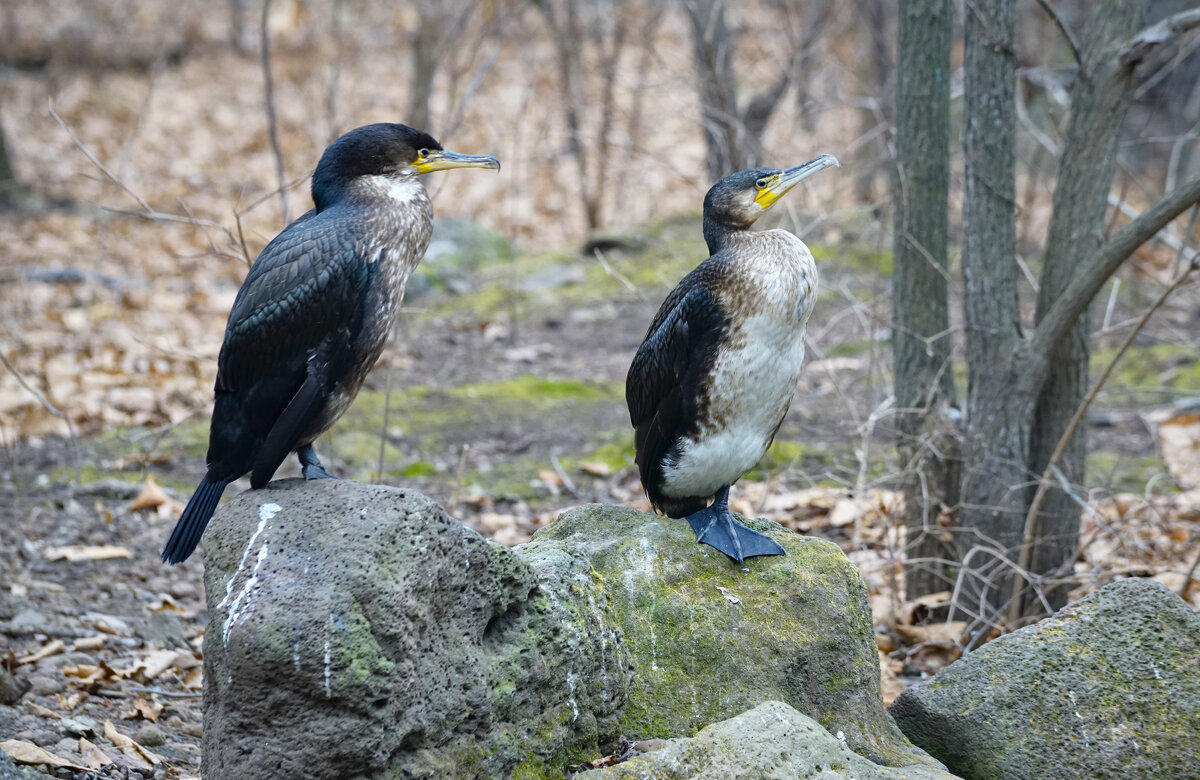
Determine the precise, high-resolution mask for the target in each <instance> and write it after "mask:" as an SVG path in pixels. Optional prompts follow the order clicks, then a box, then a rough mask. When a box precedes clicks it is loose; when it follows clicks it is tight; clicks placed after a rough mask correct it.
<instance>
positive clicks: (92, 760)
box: [79, 737, 113, 772]
mask: <svg viewBox="0 0 1200 780" xmlns="http://www.w3.org/2000/svg"><path fill="white" fill-rule="evenodd" d="M79 755H81V756H83V763H84V764H85V765H86V766H87V768H88V769H90V770H92V771H93V772H94V771H96V770H98V769H102V768H104V767H106V766H108V765H109V764H111V763H113V761H112V759H111V758H109V757H108V755H107V754H105V752H104V751H103V750H101V749H100V748H98V747H96V746H95V745H94V744H92V743H91V742H89V741H88V740H87V739H85V738H84V737H80V738H79Z"/></svg>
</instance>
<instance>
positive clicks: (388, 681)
mask: <svg viewBox="0 0 1200 780" xmlns="http://www.w3.org/2000/svg"><path fill="white" fill-rule="evenodd" d="M751 525H753V526H755V527H757V528H759V529H760V530H765V531H767V532H768V533H771V534H772V535H774V536H775V537H776V538H777V539H779V541H780V542H781V543H782V544H783V545H784V546H785V548H786V549H787V550H788V555H787V556H786V557H781V558H756V559H752V560H750V561H748V562H747V563H746V565H745V566H742V567H739V566H737V565H735V564H734V563H732V562H731V561H730V560H729V559H728V558H726V557H725V556H724V555H722V554H720V553H718V552H716V551H715V550H713V549H711V548H709V547H706V546H703V545H698V544H696V542H695V539H694V536H693V535H692V532H691V529H690V527H689V526H688V525H687V523H685V522H683V521H678V520H667V519H664V518H658V517H655V516H653V515H646V514H643V513H640V512H636V511H633V510H629V509H623V508H618V507H607V506H600V505H590V506H585V507H581V508H578V509H575V510H572V511H570V512H567V513H565V514H564V515H563V516H562V517H560V518H559V519H558V521H556V522H555V523H554V524H552V525H551V526H549V527H548V528H546V529H543V530H542V531H541V532H540V533H539V534H538V535H537V536H536V537H535V539H534V541H533V542H531V543H529V544H527V545H523V546H520V547H517V548H514V549H512V550H509V549H506V548H503V547H500V546H498V545H496V544H493V543H490V542H487V541H485V540H484V539H482V538H481V537H480V536H479V535H478V534H476V533H475V532H474V531H472V530H470V529H467V528H465V527H463V526H462V524H460V523H459V522H457V521H456V520H454V519H452V518H450V517H448V516H447V515H446V514H445V513H444V512H443V511H442V510H441V509H440V508H439V507H437V506H436V505H435V504H433V503H432V502H431V501H430V500H429V499H427V498H425V497H423V496H420V495H419V494H416V493H413V492H411V491H406V490H398V489H394V488H384V487H376V486H366V485H358V484H354V483H351V482H345V481H336V480H317V481H314V482H308V483H305V482H302V481H299V480H288V481H281V482H276V483H272V484H271V485H270V486H268V487H267V488H266V489H264V490H260V491H249V492H247V493H243V494H242V495H240V496H238V497H236V498H235V499H234V500H233V501H231V502H229V503H228V504H227V505H225V506H223V507H221V509H220V510H219V511H218V513H217V516H216V517H215V518H214V520H213V523H212V527H211V528H210V529H209V530H208V533H207V535H206V538H205V543H206V558H205V563H206V570H205V586H206V589H207V595H208V602H209V613H210V615H209V627H208V631H207V633H206V635H205V724H204V725H205V730H204V768H205V773H206V775H211V776H213V777H222V778H238V777H255V778H257V777H306V778H350V777H366V776H369V777H437V778H443V777H445V778H451V777H489V778H491V777H497V778H500V777H554V778H561V777H562V773H563V770H564V768H565V767H566V766H567V765H568V764H573V763H579V762H580V761H582V760H585V759H588V758H595V757H597V756H599V755H603V754H604V753H605V752H608V750H609V749H611V747H612V746H614V745H615V744H616V743H617V741H618V740H619V738H620V737H621V736H628V737H632V738H637V739H644V738H650V737H662V738H668V737H680V736H689V735H692V734H694V733H695V732H696V731H697V730H699V729H701V728H703V727H704V726H707V725H709V724H710V723H715V722H717V721H722V720H726V719H728V718H731V717H733V716H736V715H738V714H740V713H742V712H744V711H746V710H748V709H750V708H752V707H755V706H756V705H758V704H761V703H762V702H764V701H770V700H779V701H783V702H786V703H787V704H789V705H791V706H792V707H795V708H796V709H799V710H801V711H802V712H805V713H807V714H809V715H811V716H812V717H814V718H815V719H817V720H818V721H819V722H820V723H821V724H822V725H823V726H824V727H826V728H828V729H829V730H830V731H831V732H834V733H837V732H841V733H842V735H843V738H844V739H845V741H846V743H847V744H848V745H849V747H850V748H851V749H853V750H855V751H857V752H858V753H860V754H861V755H863V756H865V757H867V758H869V759H871V760H872V761H874V762H875V763H878V764H884V765H888V766H907V765H923V766H931V767H936V768H941V767H940V764H937V762H935V761H933V759H931V758H930V757H929V756H928V755H926V754H925V753H923V752H922V751H920V750H917V749H916V748H914V747H913V746H912V745H911V744H909V743H908V742H907V740H905V738H904V736H903V735H902V734H901V733H900V731H899V730H898V729H897V728H896V726H895V724H894V723H893V722H892V721H891V719H890V718H889V717H888V715H887V712H886V711H885V710H884V708H883V705H882V702H881V700H880V697H879V666H878V660H877V655H876V651H875V646H874V643H873V641H872V634H871V618H870V612H869V609H868V607H867V600H866V592H865V589H864V587H863V584H862V580H861V579H860V577H859V575H858V572H857V571H856V570H855V568H854V567H853V566H852V565H851V564H850V563H849V561H847V560H846V558H845V556H844V555H842V553H841V551H840V550H839V549H838V548H837V547H835V546H834V545H831V544H828V543H826V542H821V541H818V540H815V539H806V538H803V537H800V536H797V535H795V534H792V533H788V532H787V531H785V530H784V529H782V528H780V527H779V526H775V525H774V524H770V523H766V522H765V521H751Z"/></svg>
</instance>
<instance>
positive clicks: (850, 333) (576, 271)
mask: <svg viewBox="0 0 1200 780" xmlns="http://www.w3.org/2000/svg"><path fill="white" fill-rule="evenodd" d="M459 227H460V228H462V226H461V225H459ZM468 227H470V226H468ZM471 229H474V230H479V228H477V227H475V228H471ZM813 246H814V249H815V251H816V254H817V255H818V257H819V265H820V270H821V273H822V279H823V290H824V292H823V293H822V296H821V300H820V303H819V305H818V308H817V312H816V314H815V315H814V318H813V321H812V322H811V324H810V328H809V334H810V348H809V352H810V358H809V362H808V364H807V366H806V369H805V372H804V376H803V379H802V381H801V384H800V387H799V389H798V392H797V396H796V399H795V400H794V402H793V405H792V409H791V412H790V413H789V415H788V418H787V420H786V422H785V425H784V427H783V428H782V430H781V431H780V433H779V435H778V437H777V439H776V443H775V445H774V446H773V448H772V450H771V451H770V453H769V454H768V456H767V457H766V458H765V459H764V461H763V463H762V464H761V465H760V467H759V468H757V469H756V470H755V471H754V472H752V473H751V474H750V475H748V476H747V478H746V479H745V480H744V481H743V482H742V483H740V484H739V485H738V487H736V488H735V490H734V508H735V509H736V510H738V511H741V512H743V513H745V514H752V515H759V516H766V517H769V518H771V519H774V520H776V521H778V522H781V523H783V524H784V525H785V526H787V527H789V528H792V529H795V530H796V531H798V532H802V533H812V534H819V535H821V536H823V537H826V538H829V539H831V540H833V541H835V542H837V543H838V544H840V545H842V547H843V549H845V550H846V551H847V553H848V554H849V555H850V557H851V558H852V559H853V560H854V561H855V562H856V563H857V564H859V566H860V568H861V569H862V571H863V573H864V576H865V577H866V579H867V582H868V586H869V589H870V592H871V598H872V606H873V608H874V610H875V612H876V623H877V628H878V631H879V635H880V645H881V647H882V648H883V649H885V650H888V651H889V653H890V654H889V655H886V656H883V659H884V666H885V669H886V670H887V674H886V677H887V678H888V679H889V686H890V687H888V690H889V691H890V694H889V695H894V693H895V692H896V691H897V690H898V689H899V688H898V687H897V684H896V683H895V682H894V677H893V676H892V674H891V673H894V672H900V673H902V674H903V673H907V674H908V675H916V674H920V673H922V672H924V673H929V672H933V671H936V670H937V669H938V668H940V667H941V666H942V665H944V664H945V663H948V662H949V661H951V660H953V659H954V658H955V657H957V655H958V653H959V652H960V644H959V643H960V640H961V638H962V631H963V624H961V623H959V622H957V621H955V622H952V623H950V624H932V625H921V623H922V622H923V618H922V615H923V614H924V612H928V610H927V609H925V608H926V607H928V606H930V605H931V604H934V605H936V603H938V601H939V599H933V600H925V601H923V602H922V603H921V604H905V603H904V602H903V599H902V594H901V592H900V590H899V588H898V575H899V573H900V571H901V568H900V567H901V565H902V560H903V558H902V549H903V530H902V528H901V527H900V526H901V525H902V521H901V518H902V507H901V503H900V502H901V499H900V497H899V496H898V494H896V493H895V492H893V487H894V482H895V475H896V474H897V472H898V469H897V467H896V464H895V462H894V455H893V453H892V451H891V446H890V436H891V431H890V428H889V424H888V419H889V417H888V410H889V408H890V406H889V403H888V400H887V393H888V382H887V376H888V366H887V358H886V342H885V341H884V340H885V339H886V332H885V330H884V328H885V326H884V323H886V322H887V317H888V314H887V311H886V300H887V287H886V285H887V275H886V273H887V271H888V269H887V267H886V264H887V262H888V258H887V255H886V254H885V253H882V252H879V251H875V250H873V249H864V248H863V246H862V244H858V245H850V244H845V243H840V244H824V243H817V242H813ZM855 246H857V248H854V247H855ZM702 252H703V243H702V241H701V240H700V239H699V238H698V222H697V220H696V218H695V217H687V218H680V219H676V220H672V221H668V222H666V223H663V224H660V225H657V226H654V227H653V228H648V229H646V230H645V231H641V232H634V233H630V234H627V235H625V236H621V237H616V238H614V237H609V238H607V239H606V240H605V242H604V244H603V248H600V247H599V245H597V246H596V247H594V248H593V251H591V252H590V254H584V253H582V252H575V251H571V252H551V253H542V254H537V255H527V256H520V257H516V258H514V259H504V258H501V259H495V260H494V261H492V262H489V263H485V264H484V265H483V266H482V267H478V268H473V269H467V270H464V269H462V268H460V267H453V266H451V265H449V263H450V260H445V261H443V262H442V263H439V262H437V261H434V262H431V263H430V264H429V265H428V266H427V267H426V268H425V270H424V271H423V272H422V276H421V278H420V279H419V280H418V281H417V282H416V283H415V284H414V291H415V295H414V297H413V298H412V299H410V300H409V302H408V307H407V310H406V312H405V314H404V315H403V317H402V323H401V326H400V328H399V333H398V337H397V339H396V340H395V342H394V344H393V346H392V348H391V349H390V350H389V352H388V354H387V355H386V357H385V358H384V359H383V361H381V364H380V366H379V368H378V369H377V370H376V371H375V372H374V374H373V375H372V376H371V378H370V380H369V382H368V385H367V387H366V388H365V389H364V391H363V393H362V394H361V395H360V398H359V400H358V402H357V403H356V404H355V406H354V407H353V408H352V410H351V411H350V412H349V413H348V414H347V415H346V417H345V418H344V419H343V421H342V422H341V423H339V425H338V426H337V427H335V429H334V430H333V431H332V432H331V434H330V435H329V436H327V437H326V438H325V439H324V440H323V441H322V442H319V444H318V447H319V449H320V451H321V453H322V457H323V458H324V460H325V463H326V465H327V466H328V467H329V468H330V470H331V471H333V472H334V473H336V474H339V475H341V476H345V477H349V478H353V479H356V480H361V481H373V482H382V483H386V484H403V485H406V486H410V487H416V488H418V489H421V490H423V491H425V492H426V493H428V494H429V495H431V496H433V497H434V498H435V499H437V500H438V501H440V502H441V503H442V504H443V505H445V506H446V507H447V508H448V509H449V510H450V512H451V513H452V514H454V515H455V516H457V517H459V518H460V519H461V520H462V521H463V522H465V523H467V524H469V525H471V526H472V527H474V528H476V529H477V530H479V531H480V532H481V533H483V534H484V535H485V536H488V537H490V538H492V539H494V540H496V541H497V542H499V543H502V544H508V545H511V544H517V543H520V542H523V541H525V540H527V539H528V538H529V537H530V535H531V534H532V533H533V532H534V531H536V529H537V528H538V527H540V526H542V525H544V524H546V523H547V522H550V521H551V520H552V519H553V518H554V517H555V516H556V514H557V513H558V512H559V511H560V510H562V509H563V508H565V507H569V506H572V505H576V504H579V503H582V502H588V501H602V502H610V503H617V504H628V505H633V506H636V507H640V508H643V509H648V508H649V507H648V504H647V502H646V500H645V499H644V497H643V496H642V493H641V490H640V486H639V484H638V481H637V475H636V471H635V469H634V468H633V464H632V431H631V429H630V428H629V424H628V417H627V413H626V411H625V407H624V398H623V380H624V373H625V370H626V368H627V366H628V362H629V359H630V356H631V355H632V354H633V352H634V350H635V349H636V347H637V344H638V343H639V341H640V339H641V338H642V336H643V332H644V328H645V326H646V323H647V322H648V321H649V320H650V318H651V317H652V316H653V313H654V311H655V310H656V308H657V306H658V303H659V301H660V300H661V298H662V297H663V295H665V293H666V291H667V290H668V289H669V288H670V286H671V285H672V284H673V283H674V281H675V280H677V279H678V278H679V276H681V275H682V273H684V272H685V271H686V270H687V269H688V268H689V267H690V265H691V264H693V263H695V262H696V261H697V260H698V259H699V258H700V257H702ZM22 284H26V285H28V284H31V283H30V282H29V281H28V280H26V281H24V282H22ZM40 284H48V285H54V286H55V287H56V291H57V294H60V295H75V296H78V295H79V291H78V290H75V291H74V292H68V290H69V288H71V287H74V286H77V285H79V284H83V283H81V282H77V281H65V282H64V281H57V280H56V281H49V282H42V283H40ZM230 284H232V283H230ZM446 287H453V288H454V289H455V292H450V291H449V290H447V289H446ZM227 297H228V296H224V298H227ZM224 298H223V299H224ZM1136 303H1137V301H1136V300H1134V301H1131V302H1129V303H1124V302H1122V303H1121V304H1120V305H1121V306H1122V307H1124V306H1130V307H1133V306H1136ZM91 305H92V306H96V305H97V304H96V303H95V302H93V303H92V304H91ZM62 316H64V317H69V307H68V308H67V309H65V310H64V312H63V315H62ZM188 316H189V317H191V316H193V315H188ZM1168 316H1179V317H1184V316H1187V314H1186V312H1182V311H1180V312H1175V313H1174V314H1171V313H1168ZM209 319H210V320H211V321H210V322H208V323H206V326H208V327H213V328H215V329H217V330H218V332H219V328H220V324H221V323H220V322H219V318H215V317H212V318H209ZM163 327H164V328H168V329H169V328H170V327H173V325H172V324H171V323H169V322H168V323H164V325H163ZM1168 346H1169V345H1168ZM93 348H94V349H95V350H97V351H100V350H101V349H102V347H101V346H99V345H95V346H94V347H93ZM1179 354H1181V352H1180V350H1178V349H1175V348H1171V349H1167V348H1164V347H1163V345H1161V344H1145V345H1141V346H1139V347H1138V349H1137V350H1136V351H1135V353H1134V354H1133V355H1132V356H1131V357H1130V359H1129V360H1130V363H1129V367H1128V368H1126V369H1125V372H1124V373H1120V372H1118V378H1117V380H1115V381H1116V383H1117V384H1114V389H1113V390H1112V392H1110V393H1108V394H1106V396H1105V398H1104V401H1103V404H1102V407H1101V408H1100V409H1098V410H1097V413H1096V414H1095V415H1093V420H1092V421H1093V424H1092V426H1091V435H1092V438H1091V441H1092V445H1091V447H1092V453H1093V454H1092V464H1093V472H1092V473H1093V475H1094V477H1095V479H1096V481H1097V483H1098V484H1099V485H1100V486H1099V487H1096V488H1095V489H1093V490H1092V491H1091V492H1090V493H1088V494H1087V495H1088V496H1089V504H1090V505H1091V510H1090V511H1089V513H1087V515H1086V516H1085V520H1084V533H1085V539H1086V540H1087V541H1088V545H1087V546H1086V547H1085V552H1084V553H1083V554H1082V555H1081V556H1080V561H1079V564H1078V569H1079V574H1080V588H1079V592H1080V593H1082V592H1084V591H1085V590H1089V589H1091V588H1094V587H1097V586H1099V585H1100V584H1103V582H1105V581H1107V580H1108V579H1111V578H1112V577H1114V576H1119V575H1123V574H1137V575H1142V576H1156V577H1157V578H1159V579H1160V580H1162V581H1163V582H1165V583H1166V584H1168V585H1169V586H1171V587H1174V588H1179V587H1180V585H1181V584H1182V583H1183V578H1184V576H1185V573H1186V571H1187V567H1188V564H1189V563H1190V560H1189V557H1188V556H1189V555H1191V556H1194V555H1195V550H1196V539H1197V531H1196V529H1197V524H1196V520H1197V519H1198V516H1200V509H1198V508H1197V506H1196V505H1195V500H1194V496H1192V497H1189V496H1187V495H1185V494H1182V493H1180V491H1178V490H1177V489H1174V488H1172V487H1171V478H1170V476H1169V474H1168V471H1167V469H1166V467H1165V465H1164V463H1163V460H1162V456H1161V454H1160V451H1159V445H1158V442H1157V441H1156V437H1155V436H1154V435H1153V434H1152V431H1153V430H1154V427H1153V424H1151V423H1148V422H1147V419H1151V420H1152V419H1154V410H1155V409H1174V408H1175V406H1176V405H1177V403H1178V400H1179V399H1180V398H1184V399H1186V398H1187V397H1188V396H1189V395H1193V396H1194V394H1195V390H1196V389H1200V385H1198V384H1197V383H1196V377H1194V376H1192V375H1191V373H1188V372H1192V373H1194V372H1195V367H1194V364H1191V363H1184V362H1181V361H1180V360H1179ZM1131 372H1132V373H1131ZM1147 377H1152V378H1153V379H1152V381H1153V382H1154V384H1153V385H1150V384H1149V382H1148V381H1147V379H1146V378H1147ZM1121 383H1128V384H1121ZM1139 384H1140V386H1141V389H1139V388H1138V387H1137V385H1139ZM1147 386H1153V387H1158V388H1159V391H1158V393H1159V394H1158V395H1157V396H1156V398H1157V400H1158V405H1157V406H1155V407H1153V408H1149V409H1148V408H1147V407H1146V406H1143V405H1140V404H1138V403H1136V401H1137V400H1138V399H1141V398H1144V397H1145V395H1146V393H1147V391H1146V390H1145V387H1147ZM1118 387H1124V388H1125V389H1124V390H1123V391H1122V390H1120V389H1117V388H1118ZM30 413H31V414H32V413H33V412H32V411H31V412H30ZM207 414H208V407H207V404H205V403H199V404H197V405H196V406H195V408H194V409H192V410H191V411H189V412H188V413H187V414H184V415H182V416H180V418H179V419H178V420H177V421H175V422H170V423H164V424H160V425H156V426H125V427H120V426H118V427H112V428H109V427H106V426H103V425H100V426H95V427H96V430H95V431H94V432H91V433H80V434H78V435H77V437H76V439H75V440H74V441H72V440H71V439H70V438H67V437H61V436H44V435H43V436H24V437H20V438H16V439H8V440H7V441H6V447H5V450H4V452H5V456H6V458H7V460H6V462H5V463H4V481H3V483H2V489H3V492H4V495H5V500H4V502H3V503H2V505H0V544H2V552H0V581H3V582H4V583H5V586H6V589H5V591H3V592H0V619H2V620H3V622H0V651H3V653H4V656H5V658H6V665H7V666H8V667H9V668H11V669H12V670H13V672H14V673H15V676H16V678H18V679H20V680H24V681H27V682H28V683H30V684H31V686H32V688H31V690H30V691H29V692H28V693H27V694H25V695H24V696H23V697H22V698H20V699H19V700H18V701H16V702H13V703H9V704H6V705H0V737H3V738H4V739H9V740H17V741H19V742H21V743H23V744H24V745H26V746H38V747H40V748H41V749H43V750H46V751H49V752H50V753H51V754H53V756H54V757H55V760H61V761H62V762H63V763H62V766H61V767H60V768H59V769H58V770H56V774H57V775H58V776H75V777H109V776H122V777H124V776H130V777H134V776H138V773H140V776H144V777H158V776H168V777H187V776H194V775H196V774H197V773H198V766H199V763H198V762H199V755H200V754H199V739H200V736H201V733H202V712H201V699H200V691H201V686H202V678H201V669H200V666H201V649H202V640H203V634H204V630H205V624H206V618H207V611H206V607H205V602H204V593H203V585H202V578H201V575H202V565H203V554H202V551H201V552H200V553H198V554H197V555H195V556H194V557H193V558H192V559H191V560H189V561H187V562H186V563H184V564H182V565H180V566H176V567H173V568H172V567H167V566H165V565H162V564H160V563H159V561H158V554H159V551H160V550H161V547H162V544H163V542H164V540H165V539H166V537H167V535H168V534H169V532H170V529H171V527H172V525H173V524H174V522H175V519H176V517H177V516H178V512H179V510H180V508H181V506H182V503H181V502H183V501H186V499H187V497H188V494H189V492H190V490H191V488H192V487H193V486H194V484H195V482H197V481H198V479H199V477H200V475H201V474H202V471H203V452H204V449H205V446H206V442H205V439H206V432H207V422H208V417H207ZM1160 416H1161V415H1160ZM80 423H81V425H82V426H83V427H86V426H87V422H86V420H81V421H80ZM10 435H11V434H10ZM381 453H382V460H381ZM79 464H82V479H80V480H78V481H77V480H76V476H77V467H78V465H79ZM295 473H297V467H296V465H295V464H294V463H292V462H289V463H288V464H285V467H284V468H283V469H281V471H280V476H292V475H294V474H295ZM242 489H245V486H244V485H241V484H235V485H234V486H233V487H232V488H231V490H230V492H231V493H232V492H236V491H238V490H242ZM1196 591H1197V589H1196V588H1192V589H1191V590H1189V596H1190V597H1191V599H1192V602H1193V603H1194V604H1197V605H1198V606H1200V593H1197V592H1196ZM940 600H941V601H944V600H945V597H944V596H943V597H941V598H940ZM923 610H924V612H923ZM23 749H26V750H28V749H30V748H29V747H25V748H23ZM33 760H38V756H37V755H34V756H33ZM43 760H49V759H44V757H43Z"/></svg>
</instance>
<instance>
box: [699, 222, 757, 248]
mask: <svg viewBox="0 0 1200 780" xmlns="http://www.w3.org/2000/svg"><path fill="white" fill-rule="evenodd" d="M752 224H753V223H748V224H744V225H743V224H740V223H739V224H733V223H732V222H731V221H729V220H722V219H716V218H714V217H713V216H712V215H710V214H705V215H704V242H705V243H706V244H708V253H709V254H710V255H715V254H716V253H717V252H720V251H721V250H722V249H724V248H725V247H726V246H728V245H729V244H730V243H731V242H735V241H737V240H738V239H739V238H741V237H743V236H746V235H749V234H750V226H751V225H752Z"/></svg>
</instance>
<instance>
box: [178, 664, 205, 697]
mask: <svg viewBox="0 0 1200 780" xmlns="http://www.w3.org/2000/svg"><path fill="white" fill-rule="evenodd" d="M183 687H184V688H187V689H188V690H189V691H200V690H204V669H203V667H200V666H197V667H196V668H195V669H190V670H188V671H187V672H184V675H183Z"/></svg>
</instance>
